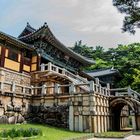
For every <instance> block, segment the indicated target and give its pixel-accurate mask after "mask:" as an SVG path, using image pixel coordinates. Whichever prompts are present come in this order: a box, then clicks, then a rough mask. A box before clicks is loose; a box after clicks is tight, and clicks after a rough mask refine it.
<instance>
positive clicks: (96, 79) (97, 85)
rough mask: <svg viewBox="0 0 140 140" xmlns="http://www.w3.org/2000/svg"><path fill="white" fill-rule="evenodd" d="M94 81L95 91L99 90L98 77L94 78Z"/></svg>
mask: <svg viewBox="0 0 140 140" xmlns="http://www.w3.org/2000/svg"><path fill="white" fill-rule="evenodd" d="M95 83H96V89H95V90H96V92H99V90H98V89H99V88H98V87H99V78H95Z"/></svg>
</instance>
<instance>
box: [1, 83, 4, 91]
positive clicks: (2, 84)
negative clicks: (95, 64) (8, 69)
mask: <svg viewBox="0 0 140 140" xmlns="http://www.w3.org/2000/svg"><path fill="white" fill-rule="evenodd" d="M0 89H1V90H3V89H4V83H3V82H0Z"/></svg>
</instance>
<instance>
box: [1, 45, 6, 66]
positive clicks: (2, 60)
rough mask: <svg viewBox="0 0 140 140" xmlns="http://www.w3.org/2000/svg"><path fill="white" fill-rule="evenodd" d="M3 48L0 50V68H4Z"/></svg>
mask: <svg viewBox="0 0 140 140" xmlns="http://www.w3.org/2000/svg"><path fill="white" fill-rule="evenodd" d="M5 51H6V49H5V47H2V48H1V59H0V66H1V67H4V61H5Z"/></svg>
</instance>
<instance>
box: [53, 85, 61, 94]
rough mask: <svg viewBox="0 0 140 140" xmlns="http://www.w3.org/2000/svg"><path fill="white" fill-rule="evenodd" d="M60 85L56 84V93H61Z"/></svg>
mask: <svg viewBox="0 0 140 140" xmlns="http://www.w3.org/2000/svg"><path fill="white" fill-rule="evenodd" d="M59 89H60V87H59V84H55V87H54V93H55V94H59V93H60V90H59Z"/></svg>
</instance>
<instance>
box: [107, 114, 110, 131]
mask: <svg viewBox="0 0 140 140" xmlns="http://www.w3.org/2000/svg"><path fill="white" fill-rule="evenodd" d="M109 130H110V120H109V116H108V115H107V131H109Z"/></svg>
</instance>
